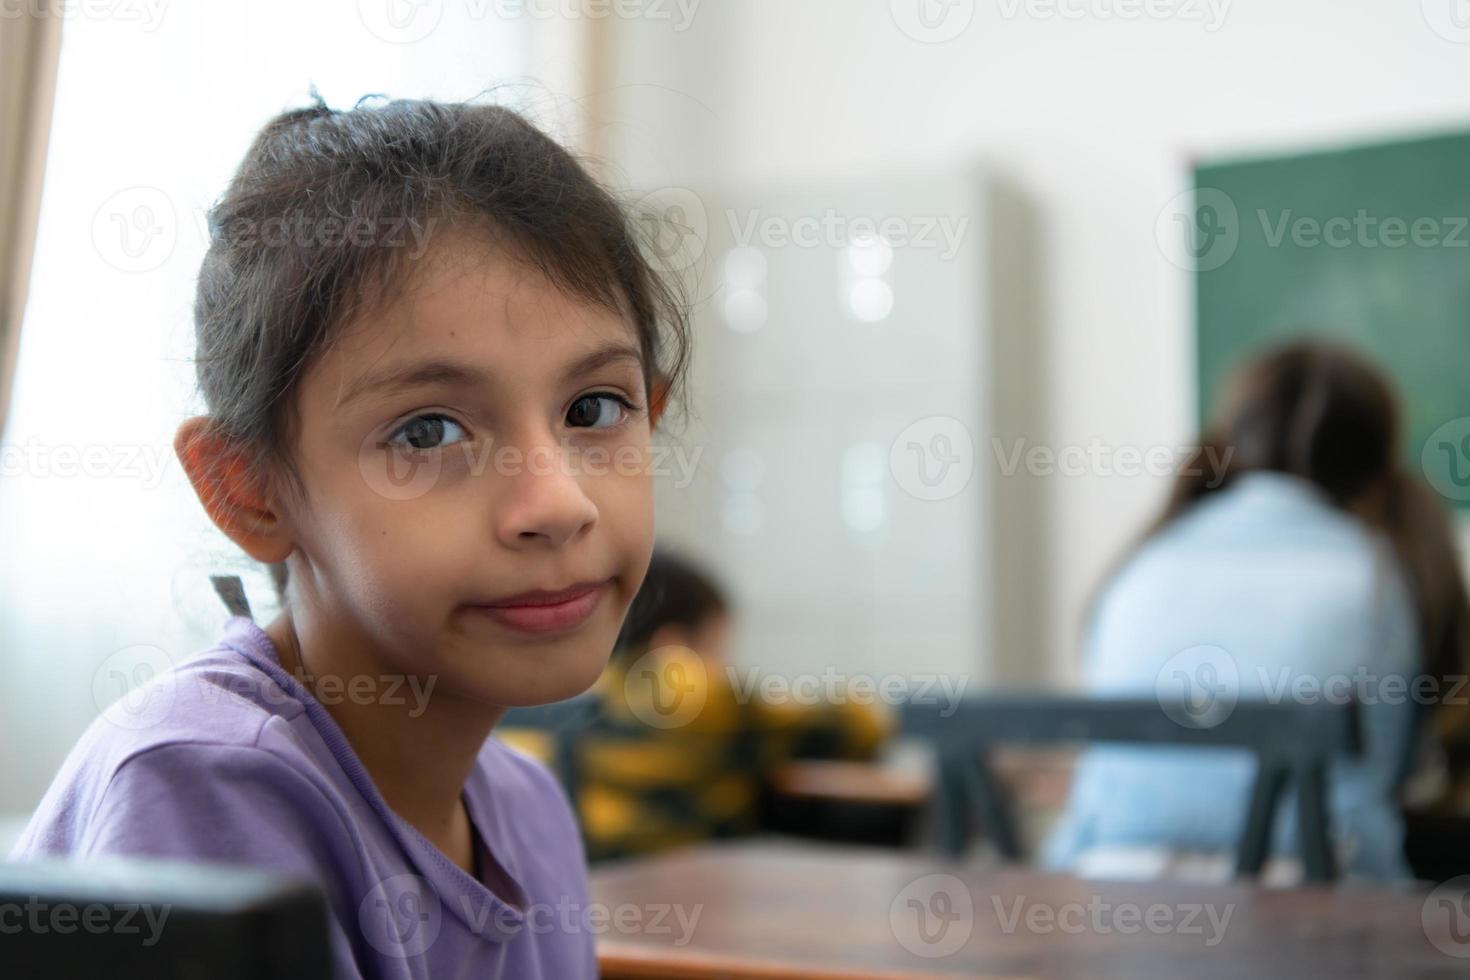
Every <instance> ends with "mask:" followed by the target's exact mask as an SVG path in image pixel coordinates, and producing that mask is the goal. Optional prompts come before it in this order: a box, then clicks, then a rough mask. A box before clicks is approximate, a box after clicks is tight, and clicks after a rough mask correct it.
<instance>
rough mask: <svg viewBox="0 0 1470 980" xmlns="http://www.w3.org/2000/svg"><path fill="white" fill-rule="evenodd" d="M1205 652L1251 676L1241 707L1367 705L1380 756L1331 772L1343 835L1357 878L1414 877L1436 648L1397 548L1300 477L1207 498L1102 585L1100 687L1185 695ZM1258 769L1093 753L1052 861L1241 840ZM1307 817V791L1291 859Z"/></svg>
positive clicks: (1095, 664) (1151, 752)
mask: <svg viewBox="0 0 1470 980" xmlns="http://www.w3.org/2000/svg"><path fill="white" fill-rule="evenodd" d="M1200 647H1204V648H1206V649H1205V650H1203V651H1200V650H1197V649H1195V648H1200ZM1209 648H1218V649H1209ZM1191 650H1193V651H1194V652H1186V651H1191ZM1181 656H1182V658H1183V659H1182V660H1181ZM1171 658H1172V659H1171ZM1205 662H1208V663H1210V668H1209V669H1211V670H1214V671H1215V673H1214V674H1212V675H1211V676H1212V677H1213V678H1215V679H1216V680H1217V682H1224V680H1226V679H1228V678H1227V675H1228V674H1229V672H1230V671H1231V670H1232V669H1233V671H1234V675H1235V683H1236V685H1238V694H1239V698H1240V699H1241V700H1246V699H1268V700H1271V699H1280V700H1284V701H1288V702H1289V701H1291V700H1293V699H1295V698H1301V699H1307V698H1313V697H1316V698H1317V699H1318V700H1337V699H1340V698H1341V697H1343V696H1344V695H1350V696H1352V697H1354V699H1356V700H1358V701H1359V702H1360V703H1361V704H1362V716H1363V734H1364V754H1363V755H1362V756H1361V757H1359V758H1357V759H1352V760H1350V759H1340V760H1336V761H1334V763H1333V765H1332V767H1331V770H1330V773H1329V780H1330V784H1329V796H1330V803H1331V810H1330V817H1331V820H1332V830H1333V836H1334V838H1335V840H1336V842H1337V844H1338V851H1339V853H1340V854H1343V853H1344V852H1345V861H1344V865H1345V866H1344V870H1345V871H1346V872H1348V873H1350V874H1356V875H1362V876H1365V877H1375V878H1399V877H1406V876H1407V875H1408V874H1409V871H1408V867H1407V865H1406V863H1405V862H1404V859H1403V856H1402V851H1403V826H1402V821H1401V819H1400V817H1399V813H1398V809H1397V806H1396V803H1395V798H1394V794H1395V790H1396V788H1397V786H1398V784H1399V782H1400V780H1401V779H1402V777H1403V775H1404V771H1405V768H1406V765H1407V761H1408V758H1409V754H1410V752H1411V750H1412V742H1413V738H1414V730H1415V725H1416V718H1417V717H1418V706H1417V704H1416V702H1415V697H1414V693H1413V689H1412V687H1411V686H1410V685H1411V682H1412V681H1413V680H1414V678H1415V677H1416V676H1417V675H1418V664H1419V662H1420V657H1419V652H1418V630H1417V626H1416V622H1415V616H1414V612H1413V607H1412V605H1411V603H1410V600H1409V596H1408V592H1407V590H1406V588H1405V585H1404V581H1403V578H1402V575H1401V573H1400V571H1399V569H1398V563H1397V561H1396V560H1395V558H1394V556H1393V552H1392V550H1391V547H1390V545H1389V543H1388V541H1387V540H1386V539H1384V538H1383V537H1382V536H1380V535H1378V534H1377V533H1375V532H1373V531H1372V530H1370V529H1369V527H1368V526H1367V525H1366V524H1364V523H1363V522H1362V521H1360V520H1358V519H1356V518H1354V517H1353V516H1351V515H1349V514H1347V513H1345V512H1343V511H1342V510H1340V509H1338V508H1336V507H1334V506H1332V504H1331V502H1330V501H1329V500H1328V499H1327V497H1326V496H1325V495H1324V494H1323V493H1322V492H1321V491H1320V490H1319V489H1318V488H1317V487H1316V486H1315V485H1313V484H1311V483H1309V482H1307V481H1305V480H1301V479H1298V478H1296V477H1293V476H1289V475H1286V474H1281V473H1268V472H1256V473H1249V474H1246V475H1244V476H1242V477H1240V478H1239V479H1238V480H1237V481H1236V482H1235V483H1234V484H1233V485H1232V486H1231V487H1229V488H1227V489H1225V490H1222V491H1219V492H1218V493H1216V494H1214V495H1212V496H1209V497H1206V498H1205V499H1204V500H1202V501H1200V502H1199V503H1198V504H1196V505H1195V506H1194V507H1193V508H1192V509H1191V510H1189V511H1188V512H1186V513H1185V514H1184V515H1183V516H1182V517H1180V518H1179V519H1177V520H1176V521H1174V522H1173V523H1172V524H1170V525H1169V526H1168V527H1166V528H1165V529H1164V530H1163V531H1162V532H1161V533H1159V534H1157V535H1155V536H1154V537H1153V538H1151V539H1150V540H1149V541H1148V542H1146V543H1145V544H1144V545H1143V547H1142V548H1141V549H1140V550H1139V551H1138V552H1137V553H1136V554H1135V555H1134V556H1133V557H1132V558H1131V560H1129V561H1128V562H1127V564H1126V565H1125V566H1124V567H1123V569H1122V570H1121V571H1120V572H1119V574H1118V575H1117V576H1116V577H1115V578H1114V579H1113V580H1112V581H1111V582H1110V583H1109V584H1108V586H1107V587H1106V589H1105V590H1104V592H1103V593H1102V594H1101V596H1100V597H1099V601H1098V604H1097V608H1096V610H1095V614H1094V615H1093V617H1092V620H1091V622H1090V623H1089V628H1088V631H1087V636H1086V640H1085V647H1084V676H1085V681H1086V686H1087V688H1088V690H1089V692H1090V693H1093V694H1097V695H1100V696H1110V697H1125V696H1132V697H1150V698H1152V697H1156V696H1158V695H1159V694H1160V693H1161V692H1166V691H1168V690H1169V683H1170V678H1171V675H1173V673H1174V672H1173V671H1172V670H1171V669H1170V668H1171V667H1177V666H1179V665H1180V664H1181V663H1183V664H1184V665H1185V666H1186V667H1196V666H1197V665H1198V664H1201V663H1205ZM1161 677H1162V680H1161ZM1386 677H1392V678H1394V679H1395V680H1394V681H1391V682H1389V683H1386V684H1385V683H1384V678H1386ZM1161 685H1162V687H1161ZM1181 693H1182V692H1181ZM1255 768H1256V767H1255V761H1254V757H1253V756H1252V755H1251V754H1250V753H1249V752H1245V751H1243V750H1230V749H1203V750H1202V749H1184V748H1181V749H1173V748H1152V747H1147V748H1122V747H1116V748H1115V747H1096V748H1092V749H1089V750H1088V751H1086V752H1085V753H1084V754H1083V756H1082V757H1081V759H1080V760H1079V765H1078V768H1077V774H1076V778H1075V781H1074V783H1073V788H1072V796H1071V799H1070V801H1069V803H1068V807H1067V810H1066V812H1065V813H1064V814H1063V816H1062V818H1061V820H1060V822H1059V824H1058V826H1057V828H1056V829H1055V830H1054V831H1053V833H1052V835H1051V838H1050V839H1049V840H1048V842H1047V845H1046V849H1045V861H1046V863H1047V864H1048V865H1049V866H1051V867H1053V868H1057V869H1066V868H1068V867H1070V866H1071V865H1072V864H1073V863H1074V862H1075V861H1076V859H1077V858H1078V856H1079V855H1081V854H1082V853H1083V852H1085V851H1087V850H1089V849H1091V848H1096V847H1112V846H1135V845H1154V846H1163V847H1167V848H1171V849H1177V850H1182V851H1204V852H1216V853H1218V852H1226V851H1234V850H1235V847H1236V844H1237V843H1238V841H1239V836H1240V832H1241V829H1242V828H1243V827H1244V822H1245V814H1246V809H1247V802H1248V800H1249V797H1250V790H1251V785H1252V781H1253V779H1254V777H1255ZM1295 821H1296V810H1295V793H1294V791H1293V792H1290V793H1288V794H1287V796H1286V797H1285V805H1284V806H1283V807H1282V808H1281V810H1280V812H1279V813H1278V823H1277V826H1276V828H1275V831H1276V833H1275V847H1276V850H1273V854H1281V853H1287V854H1290V853H1294V852H1295V850H1296V838H1297V835H1296V831H1295V828H1296V823H1295Z"/></svg>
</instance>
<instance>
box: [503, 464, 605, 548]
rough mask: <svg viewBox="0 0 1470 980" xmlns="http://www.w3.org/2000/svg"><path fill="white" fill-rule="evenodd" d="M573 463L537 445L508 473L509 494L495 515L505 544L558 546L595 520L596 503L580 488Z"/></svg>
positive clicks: (515, 545)
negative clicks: (513, 470)
mask: <svg viewBox="0 0 1470 980" xmlns="http://www.w3.org/2000/svg"><path fill="white" fill-rule="evenodd" d="M574 462H575V457H572V458H568V456H567V455H566V453H565V452H563V450H562V449H561V447H560V446H557V445H556V444H554V443H550V444H548V443H541V444H538V445H537V446H535V447H533V448H530V449H528V451H527V452H526V454H525V457H524V459H523V460H522V462H521V465H520V466H519V467H517V470H516V471H515V472H512V473H508V474H506V477H505V479H506V482H507V484H508V487H507V492H506V493H505V494H504V495H503V496H501V497H500V498H499V500H498V510H499V513H498V514H497V515H496V526H497V529H498V534H499V536H500V541H501V543H502V544H503V545H505V546H506V547H507V548H527V547H540V546H551V547H560V546H562V545H564V544H566V543H568V542H569V541H572V540H573V539H574V538H576V537H577V535H579V534H582V533H584V532H585V531H588V530H590V529H591V527H592V525H593V524H595V523H596V522H597V505H596V504H594V503H593V502H592V499H591V498H590V497H588V496H587V494H586V492H584V490H583V489H582V483H581V481H580V479H579V474H578V473H577V472H575V470H574V469H573V467H572V464H573V463H574Z"/></svg>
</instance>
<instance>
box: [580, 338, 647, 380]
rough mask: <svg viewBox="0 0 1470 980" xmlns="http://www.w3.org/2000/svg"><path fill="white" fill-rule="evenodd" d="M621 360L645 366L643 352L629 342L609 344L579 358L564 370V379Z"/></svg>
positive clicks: (641, 366)
mask: <svg viewBox="0 0 1470 980" xmlns="http://www.w3.org/2000/svg"><path fill="white" fill-rule="evenodd" d="M619 361H632V362H633V363H635V364H637V365H638V367H639V368H640V369H642V368H643V352H642V351H640V350H639V349H638V348H636V347H632V346H629V345H628V344H608V345H606V346H605V347H599V348H598V349H597V350H595V351H592V352H591V353H590V354H587V355H585V356H583V357H580V358H578V359H577V360H576V361H574V362H573V363H572V364H570V365H568V366H567V369H566V370H565V371H563V372H562V376H561V377H562V380H563V381H570V380H572V379H573V378H575V377H577V376H578V375H580V374H589V373H591V372H593V371H596V370H597V369H598V368H602V367H607V366H608V365H609V364H616V363H618V362H619Z"/></svg>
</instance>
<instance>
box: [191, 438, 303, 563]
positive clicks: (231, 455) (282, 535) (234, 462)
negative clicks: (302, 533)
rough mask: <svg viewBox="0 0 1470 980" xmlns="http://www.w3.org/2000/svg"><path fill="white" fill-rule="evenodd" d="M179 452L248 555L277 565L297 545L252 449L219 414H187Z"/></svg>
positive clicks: (214, 513) (210, 510) (214, 515)
mask: <svg viewBox="0 0 1470 980" xmlns="http://www.w3.org/2000/svg"><path fill="white" fill-rule="evenodd" d="M174 453H175V455H177V456H178V457H179V462H180V463H181V464H183V467H184V472H185V473H187V474H188V475H189V482H190V483H191V484H193V486H194V492H195V493H196V494H198V495H199V502H200V503H201V504H203V505H204V511H205V513H207V514H208V515H209V519H210V520H211V521H213V522H214V526H215V527H217V528H219V529H220V530H221V531H223V532H225V535H226V536H227V537H229V539H230V540H231V541H233V542H235V543H236V544H237V545H239V546H240V548H241V549H242V550H243V551H244V552H245V553H246V554H247V555H249V556H250V557H251V558H254V559H255V560H256V561H259V562H265V563H267V564H271V563H274V562H278V561H285V560H286V556H287V555H289V554H291V552H292V551H293V550H295V546H294V545H293V544H292V542H291V539H290V537H289V536H288V535H287V534H286V526H285V523H284V522H283V521H282V520H281V515H280V514H278V513H277V512H276V510H275V509H274V504H273V502H272V501H271V499H270V497H269V496H268V495H267V493H266V492H265V488H264V487H262V486H261V483H260V479H259V476H258V474H257V471H256V469H255V468H254V467H253V466H252V465H251V460H250V456H249V454H248V453H247V452H246V451H245V450H243V449H242V448H241V447H240V446H238V445H236V444H235V443H233V442H231V441H230V440H228V439H226V438H225V437H224V435H223V434H221V433H220V431H219V429H218V428H217V427H216V426H215V424H214V420H213V419H211V418H209V417H208V416H203V415H200V416H195V417H194V418H191V419H186V420H185V421H184V423H183V424H182V425H180V426H179V431H178V432H177V433H176V434H175V435H174Z"/></svg>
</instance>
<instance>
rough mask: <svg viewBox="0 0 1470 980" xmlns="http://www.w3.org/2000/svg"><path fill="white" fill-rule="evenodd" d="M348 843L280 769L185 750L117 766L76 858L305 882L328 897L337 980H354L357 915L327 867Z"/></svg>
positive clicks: (319, 798)
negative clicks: (237, 871) (252, 871)
mask: <svg viewBox="0 0 1470 980" xmlns="http://www.w3.org/2000/svg"><path fill="white" fill-rule="evenodd" d="M349 839H350V838H349V837H348V835H347V829H346V824H345V821H344V819H343V817H342V816H341V815H340V814H339V813H338V811H337V810H336V808H335V807H334V806H333V805H332V803H331V802H330V801H329V800H328V798H327V797H326V796H325V794H323V793H322V792H321V791H320V790H319V789H318V788H317V787H316V786H315V785H314V784H313V783H312V782H311V781H310V780H309V779H308V778H307V777H306V776H305V775H304V774H302V773H300V772H298V771H297V770H296V769H294V768H293V767H292V766H291V765H290V764H289V763H288V762H287V761H285V760H283V759H281V758H279V757H278V756H276V755H274V754H272V753H270V752H268V751H266V750H264V749H261V748H257V747H254V746H239V745H210V744H192V743H183V744H169V745H161V746H155V747H152V748H149V749H146V750H144V751H143V752H141V753H139V754H137V755H134V756H132V757H131V758H129V759H127V760H126V761H125V762H124V763H123V764H122V765H121V766H119V767H118V769H117V770H116V772H114V773H113V776H112V779H111V781H110V782H109V783H108V785H107V787H106V789H105V790H104V791H103V794H102V798H101V800H100V802H99V805H98V807H97V809H96V811H95V813H94V814H93V816H92V818H91V819H90V820H89V821H88V822H87V825H86V827H85V829H84V830H83V831H82V834H81V836H80V839H79V841H78V846H77V848H76V851H75V852H74V853H75V854H76V856H78V857H85V856H93V855H115V856H127V857H143V858H160V859H172V860H183V861H199V862H216V863H223V864H238V865H248V866H251V867H254V868H259V869H263V870H269V871H279V872H283V873H289V874H291V875H294V876H296V877H302V876H306V877H309V878H311V879H313V880H315V881H316V883H317V884H318V886H319V887H320V888H321V889H322V890H323V892H324V893H325V895H326V904H327V911H328V916H327V919H328V928H329V930H330V934H331V935H330V945H331V950H332V957H333V961H334V963H335V977H336V980H361V977H362V976H363V972H362V970H361V969H360V968H359V966H358V961H357V956H356V953H355V952H354V948H353V944H352V941H351V939H350V938H349V937H350V936H352V935H355V934H356V933H357V930H356V929H355V928H350V927H352V926H355V925H356V921H357V918H356V916H357V910H356V909H355V908H353V907H350V906H349V904H348V903H346V902H344V898H343V896H344V891H345V890H344V888H343V884H344V882H343V874H342V872H343V870H344V869H343V868H342V867H341V865H340V861H338V860H335V859H334V854H337V853H341V852H343V851H344V850H346V849H344V848H343V847H342V844H343V843H345V842H346V841H347V840H349ZM334 843H336V845H337V846H335V847H334V846H333V845H334ZM344 923H346V924H347V927H344Z"/></svg>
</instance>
